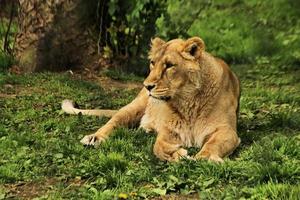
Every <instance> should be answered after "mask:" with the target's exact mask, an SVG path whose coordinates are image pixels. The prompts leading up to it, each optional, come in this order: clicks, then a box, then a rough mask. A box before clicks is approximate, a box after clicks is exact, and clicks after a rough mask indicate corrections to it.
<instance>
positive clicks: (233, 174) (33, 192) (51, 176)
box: [0, 58, 300, 199]
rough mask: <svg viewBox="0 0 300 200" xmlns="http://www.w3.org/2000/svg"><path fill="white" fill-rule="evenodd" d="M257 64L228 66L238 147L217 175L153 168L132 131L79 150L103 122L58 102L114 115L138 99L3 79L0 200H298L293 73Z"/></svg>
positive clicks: (58, 83) (130, 93)
mask: <svg viewBox="0 0 300 200" xmlns="http://www.w3.org/2000/svg"><path fill="white" fill-rule="evenodd" d="M256 63H257V64H254V65H239V66H233V69H234V71H236V72H237V74H238V75H239V77H240V79H241V82H242V88H243V91H242V97H241V109H240V111H241V113H240V117H239V135H240V137H241V139H242V143H241V145H240V147H239V148H238V149H237V151H235V152H234V154H233V155H231V156H230V158H228V159H226V161H225V163H224V164H221V165H217V164H214V163H209V162H207V161H188V160H183V161H181V162H179V163H165V162H161V161H158V160H157V159H156V158H155V157H154V156H153V153H152V145H153V142H154V140H155V136H154V135H149V134H146V133H145V132H143V131H141V130H136V129H118V130H116V131H115V133H114V135H113V136H112V137H111V138H110V140H108V141H107V142H105V143H104V144H102V145H101V147H100V148H99V149H93V148H85V147H83V146H82V145H81V144H80V143H79V140H80V139H81V138H82V137H83V136H84V135H85V134H89V133H93V132H94V131H96V130H97V128H99V127H100V126H101V125H103V124H104V123H105V122H106V121H107V120H108V119H107V118H98V117H89V116H71V115H66V114H64V113H62V112H61V110H60V102H61V100H63V99H65V98H69V99H74V100H76V101H77V102H78V104H79V105H80V106H81V107H83V108H84V107H95V108H120V107H121V106H123V105H125V104H127V103H128V102H130V101H131V100H132V99H133V98H134V96H135V95H136V94H137V92H138V90H137V89H129V90H126V89H125V90H124V89H118V88H114V89H111V90H104V89H103V88H101V86H100V85H99V84H97V83H95V82H90V81H89V82H87V81H84V80H81V79H76V78H73V77H71V76H70V75H68V74H56V73H39V74H30V75H20V76H17V75H11V74H8V73H6V72H4V73H1V74H0V149H1V151H0V158H1V159H0V184H1V185H0V199H4V198H12V199H14V198H16V199H18V198H20V199H22V198H34V197H39V198H38V199H63V198H64V199H71V198H74V199H82V198H87V199H114V198H129V199H139V198H145V197H147V198H152V197H156V198H157V197H159V196H161V197H171V196H172V195H177V197H182V198H188V197H190V198H196V197H200V198H201V199H239V198H240V199H244V198H250V199H297V198H299V196H300V187H299V183H300V134H299V133H300V126H299V124H300V92H299V91H300V70H299V68H298V69H297V68H285V67H284V66H277V65H274V64H272V62H271V61H269V60H268V59H266V58H263V59H259V60H257V62H256ZM114 76H115V75H114ZM196 150H197V149H190V153H194V152H196Z"/></svg>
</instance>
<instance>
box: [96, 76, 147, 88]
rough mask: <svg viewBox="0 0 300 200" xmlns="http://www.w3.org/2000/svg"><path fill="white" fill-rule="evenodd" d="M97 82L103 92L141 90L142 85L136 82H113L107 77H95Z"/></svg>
mask: <svg viewBox="0 0 300 200" xmlns="http://www.w3.org/2000/svg"><path fill="white" fill-rule="evenodd" d="M97 82H98V83H99V84H100V85H101V87H102V88H103V89H104V90H111V89H113V88H120V89H129V90H132V89H142V87H143V84H142V83H137V82H120V81H116V80H113V79H111V78H109V77H104V76H103V77H97Z"/></svg>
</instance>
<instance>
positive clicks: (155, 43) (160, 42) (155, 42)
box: [151, 37, 166, 49]
mask: <svg viewBox="0 0 300 200" xmlns="http://www.w3.org/2000/svg"><path fill="white" fill-rule="evenodd" d="M165 43H166V42H165V41H164V40H162V39H160V38H159V37H156V38H154V39H151V49H157V48H159V47H161V46H162V45H164V44H165Z"/></svg>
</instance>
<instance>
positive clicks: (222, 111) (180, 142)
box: [62, 37, 240, 162]
mask: <svg viewBox="0 0 300 200" xmlns="http://www.w3.org/2000/svg"><path fill="white" fill-rule="evenodd" d="M149 59H150V70H151V71H150V74H149V76H148V77H147V78H146V80H145V81H144V86H145V87H144V88H143V89H142V90H141V91H140V93H139V94H138V96H137V97H136V98H135V99H134V100H133V101H132V102H131V103H130V104H128V105H126V106H124V107H123V108H121V109H120V110H119V111H113V110H81V109H76V108H74V106H73V104H72V102H71V101H69V100H65V101H63V104H62V109H63V110H64V111H65V112H67V113H70V114H78V113H82V114H83V115H98V116H108V117H110V116H112V118H111V119H110V120H109V121H108V122H107V123H106V124H105V125H104V126H103V127H102V128H100V129H99V130H98V131H97V132H96V133H94V134H91V135H87V136H85V137H84V138H83V139H82V140H81V143H83V144H84V145H99V144H100V143H101V142H102V141H104V140H106V139H107V138H108V136H109V135H110V134H111V133H112V131H113V130H114V129H115V128H116V127H119V126H127V125H129V124H132V123H137V122H140V127H141V128H143V129H145V130H146V131H147V132H149V131H154V132H156V133H157V139H156V142H155V144H154V148H153V151H154V154H155V155H156V156H157V157H158V158H159V159H161V160H167V161H177V160H178V159H180V158H182V157H188V155H187V150H186V149H184V147H191V146H197V147H202V149H201V150H200V152H199V153H197V154H196V155H195V156H194V157H193V159H202V158H204V159H208V160H212V161H216V162H223V159H222V158H223V157H224V156H226V155H228V154H230V153H231V152H232V151H233V150H234V149H235V148H236V147H237V146H238V145H239V143H240V139H239V137H238V135H237V132H236V126H237V109H238V104H239V96H240V86H239V81H238V79H237V77H236V76H235V74H234V73H233V72H232V71H231V70H230V69H229V67H228V66H227V65H226V63H225V62H223V61H222V60H221V59H218V58H215V57H213V56H212V55H210V54H209V53H207V52H206V51H205V44H204V42H203V41H202V39H200V38H199V37H192V38H190V39H188V40H182V39H174V40H171V41H168V42H165V41H163V40H162V39H160V38H155V39H153V40H152V41H151V50H150V53H149ZM189 158H191V157H189Z"/></svg>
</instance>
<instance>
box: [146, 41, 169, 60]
mask: <svg viewBox="0 0 300 200" xmlns="http://www.w3.org/2000/svg"><path fill="white" fill-rule="evenodd" d="M165 43H166V42H165V41H163V40H162V39H160V38H159V37H156V38H154V39H151V49H150V51H149V56H148V58H149V59H153V57H155V54H157V52H159V49H161V47H162V46H163V45H164V44H165Z"/></svg>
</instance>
